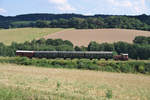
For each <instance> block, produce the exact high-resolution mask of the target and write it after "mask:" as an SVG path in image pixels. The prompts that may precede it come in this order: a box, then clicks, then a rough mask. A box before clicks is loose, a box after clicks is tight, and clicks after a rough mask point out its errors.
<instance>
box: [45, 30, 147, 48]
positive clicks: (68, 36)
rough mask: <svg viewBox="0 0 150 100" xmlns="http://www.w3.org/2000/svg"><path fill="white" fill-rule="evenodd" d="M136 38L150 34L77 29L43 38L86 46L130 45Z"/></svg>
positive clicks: (136, 31)
mask: <svg viewBox="0 0 150 100" xmlns="http://www.w3.org/2000/svg"><path fill="white" fill-rule="evenodd" d="M136 36H150V32H148V31H140V30H127V29H78V30H66V31H63V32H56V33H55V34H50V35H48V36H45V38H46V39H47V38H53V39H55V38H61V39H63V40H70V41H71V42H73V44H74V45H78V46H82V45H84V46H87V45H88V44H89V42H91V41H97V42H99V43H103V42H108V43H113V42H117V41H125V42H128V43H132V41H133V39H134V38H135V37H136Z"/></svg>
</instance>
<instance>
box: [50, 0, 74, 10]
mask: <svg viewBox="0 0 150 100" xmlns="http://www.w3.org/2000/svg"><path fill="white" fill-rule="evenodd" d="M49 2H50V3H53V4H55V5H56V8H57V9H59V10H61V11H75V10H76V9H75V8H73V7H72V6H71V5H70V4H69V3H68V1H67V0H49Z"/></svg>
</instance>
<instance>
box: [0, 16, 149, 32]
mask: <svg viewBox="0 0 150 100" xmlns="http://www.w3.org/2000/svg"><path fill="white" fill-rule="evenodd" d="M149 20H150V16H147V15H140V16H114V15H95V16H83V15H77V14H58V15H57V14H56V15H54V14H28V15H19V16H15V17H4V16H0V28H20V27H39V28H45V27H50V28H77V29H99V28H123V29H138V30H147V31H149V30H150V21H149Z"/></svg>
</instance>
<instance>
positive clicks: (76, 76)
mask: <svg viewBox="0 0 150 100" xmlns="http://www.w3.org/2000/svg"><path fill="white" fill-rule="evenodd" d="M10 87H11V89H10ZM18 89H19V90H18ZM20 89H21V90H20ZM2 90H3V92H2ZM7 90H8V91H9V92H7ZM14 91H19V92H14ZM21 91H22V92H23V93H22V96H20V93H21ZM25 91H26V92H25ZM5 92H6V93H5ZM9 93H10V94H11V95H8V94H9ZM26 93H27V94H28V93H31V95H29V94H28V95H26ZM15 94H18V95H17V96H16V95H15ZM149 94H150V76H149V75H141V74H124V73H109V72H98V71H88V70H75V69H52V68H39V67H33V66H20V65H12V64H0V95H1V98H2V97H3V96H6V95H7V97H6V98H7V100H8V99H9V97H10V96H11V98H12V97H13V96H14V95H15V96H14V97H15V98H16V99H15V100H20V99H22V98H25V99H30V100H35V99H36V100H38V99H39V100H108V98H109V96H112V98H110V100H150V95H149ZM17 97H18V99H17ZM6 98H5V99H6ZM5 99H3V100H5Z"/></svg>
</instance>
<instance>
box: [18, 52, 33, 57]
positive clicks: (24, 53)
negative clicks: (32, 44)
mask: <svg viewBox="0 0 150 100" xmlns="http://www.w3.org/2000/svg"><path fill="white" fill-rule="evenodd" d="M16 55H17V56H25V57H29V58H32V57H33V56H34V51H22V50H17V51H16Z"/></svg>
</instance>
